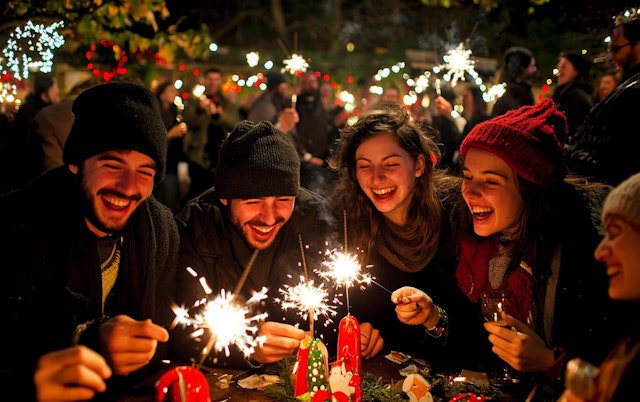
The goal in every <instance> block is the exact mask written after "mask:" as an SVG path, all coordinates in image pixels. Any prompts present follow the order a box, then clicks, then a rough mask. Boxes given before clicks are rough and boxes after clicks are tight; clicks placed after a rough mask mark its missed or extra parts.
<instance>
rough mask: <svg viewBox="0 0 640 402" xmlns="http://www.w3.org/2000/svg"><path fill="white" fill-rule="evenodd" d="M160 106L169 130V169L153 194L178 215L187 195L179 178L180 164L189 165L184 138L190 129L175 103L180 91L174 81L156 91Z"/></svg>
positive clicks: (165, 83)
mask: <svg viewBox="0 0 640 402" xmlns="http://www.w3.org/2000/svg"><path fill="white" fill-rule="evenodd" d="M155 95H156V97H157V98H158V103H159V104H160V117H161V118H162V122H163V123H164V126H165V127H166V128H167V141H168V142H167V167H166V172H165V175H164V179H162V181H161V182H160V183H158V185H157V186H156V188H155V189H154V192H153V194H154V195H155V196H156V198H157V199H158V201H160V202H161V203H163V204H164V205H166V206H168V207H169V208H170V209H171V211H172V212H173V213H174V214H176V213H178V212H179V210H180V208H181V207H182V201H183V199H184V198H185V197H186V194H182V190H181V185H180V179H179V177H178V164H179V163H180V162H184V163H187V161H188V158H187V154H186V153H185V152H184V142H183V137H184V135H185V134H186V133H187V131H188V129H189V127H188V126H187V124H186V123H185V122H184V121H182V120H183V117H182V111H181V110H180V109H179V108H178V106H177V105H176V103H175V99H176V97H178V96H179V93H178V90H177V89H176V87H175V86H174V85H173V82H172V81H167V82H163V83H162V84H160V85H158V87H157V88H156V91H155Z"/></svg>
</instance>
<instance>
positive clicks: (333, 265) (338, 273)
mask: <svg viewBox="0 0 640 402" xmlns="http://www.w3.org/2000/svg"><path fill="white" fill-rule="evenodd" d="M322 265H323V266H325V267H327V268H328V270H326V271H321V272H319V275H320V276H322V277H323V278H329V279H331V280H333V281H334V282H335V283H336V287H339V286H342V285H344V286H345V287H347V288H350V287H353V286H354V284H355V283H370V282H371V275H369V274H368V273H363V272H361V268H362V267H361V265H360V262H359V261H358V257H357V256H356V255H354V254H348V253H343V252H339V251H337V250H332V251H328V258H327V259H326V260H325V261H323V262H322Z"/></svg>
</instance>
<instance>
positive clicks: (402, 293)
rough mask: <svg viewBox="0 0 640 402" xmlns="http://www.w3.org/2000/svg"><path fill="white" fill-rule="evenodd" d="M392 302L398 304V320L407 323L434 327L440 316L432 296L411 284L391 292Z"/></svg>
mask: <svg viewBox="0 0 640 402" xmlns="http://www.w3.org/2000/svg"><path fill="white" fill-rule="evenodd" d="M391 302H392V303H394V304H395V305H396V315H397V316H398V320H400V322H402V323H404V324H407V325H424V326H425V327H427V328H433V327H435V326H436V324H437V323H438V319H439V318H440V317H439V314H438V309H437V307H436V305H435V304H434V303H433V300H432V299H431V297H429V295H427V294H426V293H425V292H423V291H421V290H420V289H416V288H414V287H411V286H404V287H401V288H399V289H397V290H395V291H394V292H393V293H392V294H391Z"/></svg>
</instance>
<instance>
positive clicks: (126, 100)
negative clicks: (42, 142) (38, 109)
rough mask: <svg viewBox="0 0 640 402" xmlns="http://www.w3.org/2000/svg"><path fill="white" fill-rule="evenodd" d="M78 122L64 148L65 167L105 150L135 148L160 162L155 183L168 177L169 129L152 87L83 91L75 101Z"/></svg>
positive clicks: (129, 85) (123, 86) (113, 86)
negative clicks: (166, 126)
mask: <svg viewBox="0 0 640 402" xmlns="http://www.w3.org/2000/svg"><path fill="white" fill-rule="evenodd" d="M72 111H73V115H74V116H75V119H74V121H73V126H72V127H71V132H70V133H69V137H68V138H67V141H66V143H65V146H64V154H63V160H64V163H65V164H73V165H79V164H81V163H82V162H83V161H84V160H85V159H88V158H90V157H92V156H95V155H98V154H100V153H102V152H105V151H113V150H124V149H131V150H134V151H138V152H141V153H143V154H145V155H148V156H149V157H150V158H151V159H153V160H154V161H155V163H156V166H157V169H156V175H155V179H154V180H155V182H156V183H158V182H159V181H160V180H161V179H162V177H163V176H164V167H165V164H166V158H167V129H166V128H165V125H164V123H163V122H162V118H161V117H160V107H159V106H158V100H157V99H156V97H155V96H154V94H153V92H151V91H150V90H149V89H148V88H146V87H144V86H142V85H139V84H134V83H130V82H110V83H106V84H100V85H96V86H94V87H92V88H89V89H87V90H85V91H83V92H82V93H81V94H80V95H78V97H77V98H76V99H75V100H74V101H73V106H72Z"/></svg>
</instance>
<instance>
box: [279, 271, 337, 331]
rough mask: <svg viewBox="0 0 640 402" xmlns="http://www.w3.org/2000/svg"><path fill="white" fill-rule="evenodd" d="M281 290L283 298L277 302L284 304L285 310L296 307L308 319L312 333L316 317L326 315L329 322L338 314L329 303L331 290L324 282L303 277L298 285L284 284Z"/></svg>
mask: <svg viewBox="0 0 640 402" xmlns="http://www.w3.org/2000/svg"><path fill="white" fill-rule="evenodd" d="M279 292H280V294H282V300H276V302H279V303H280V304H281V305H282V309H283V310H288V309H294V310H296V311H297V313H298V315H299V316H300V317H302V318H303V319H305V320H307V319H308V320H309V325H310V331H311V333H312V334H313V321H315V319H316V317H318V316H324V317H325V318H326V319H327V323H331V322H332V320H331V318H330V317H335V316H336V315H337V313H336V309H335V307H334V306H331V305H330V304H329V292H328V291H327V289H325V288H324V284H320V285H316V284H315V283H314V282H313V280H306V279H305V278H303V277H301V278H300V283H298V284H297V285H296V286H288V285H283V287H282V288H280V290H279Z"/></svg>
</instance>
